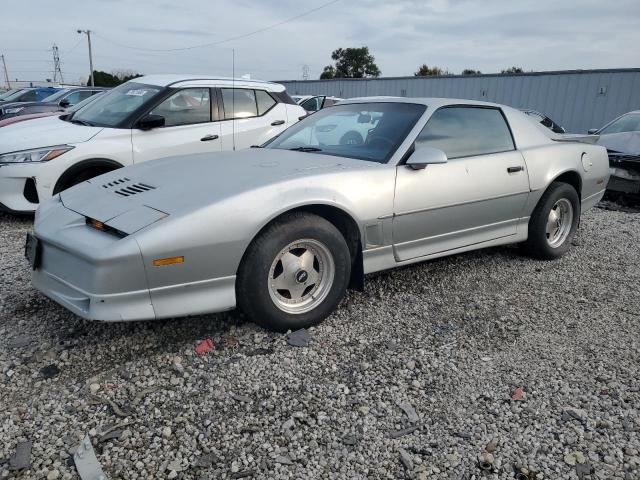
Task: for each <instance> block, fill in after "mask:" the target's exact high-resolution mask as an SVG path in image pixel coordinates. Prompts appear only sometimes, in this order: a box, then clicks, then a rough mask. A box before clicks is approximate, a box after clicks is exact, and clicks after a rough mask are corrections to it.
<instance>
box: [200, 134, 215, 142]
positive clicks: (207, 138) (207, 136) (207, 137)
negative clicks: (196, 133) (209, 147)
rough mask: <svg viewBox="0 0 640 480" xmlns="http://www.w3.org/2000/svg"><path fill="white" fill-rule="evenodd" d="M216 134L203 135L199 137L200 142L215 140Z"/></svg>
mask: <svg viewBox="0 0 640 480" xmlns="http://www.w3.org/2000/svg"><path fill="white" fill-rule="evenodd" d="M217 139H218V135H205V136H204V137H202V138H201V139H200V141H201V142H208V141H209V140H217Z"/></svg>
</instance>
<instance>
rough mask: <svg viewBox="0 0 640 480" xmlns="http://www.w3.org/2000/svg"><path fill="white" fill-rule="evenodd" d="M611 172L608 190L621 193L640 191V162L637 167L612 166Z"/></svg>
mask: <svg viewBox="0 0 640 480" xmlns="http://www.w3.org/2000/svg"><path fill="white" fill-rule="evenodd" d="M609 174H610V177H609V183H608V184H607V190H609V191H612V192H620V193H640V163H638V166H637V169H633V168H622V167H611V168H609Z"/></svg>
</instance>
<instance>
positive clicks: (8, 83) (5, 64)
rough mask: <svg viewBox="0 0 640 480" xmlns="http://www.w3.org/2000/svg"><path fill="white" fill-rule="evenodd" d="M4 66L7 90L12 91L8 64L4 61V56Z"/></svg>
mask: <svg viewBox="0 0 640 480" xmlns="http://www.w3.org/2000/svg"><path fill="white" fill-rule="evenodd" d="M2 65H3V67H4V79H5V80H6V82H7V88H9V89H11V82H9V72H7V62H5V60H4V54H3V55H2Z"/></svg>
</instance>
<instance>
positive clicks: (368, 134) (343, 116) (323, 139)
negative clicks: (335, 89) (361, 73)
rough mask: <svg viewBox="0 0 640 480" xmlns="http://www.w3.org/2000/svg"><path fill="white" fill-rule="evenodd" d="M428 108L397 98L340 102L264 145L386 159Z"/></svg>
mask: <svg viewBox="0 0 640 480" xmlns="http://www.w3.org/2000/svg"><path fill="white" fill-rule="evenodd" d="M426 108H427V107H426V106H425V105H418V104H414V103H393V102H384V103H352V104H345V105H336V106H333V107H329V108H325V109H323V110H320V111H318V112H317V113H314V114H313V115H310V116H308V117H306V118H305V119H304V120H301V121H300V122H298V123H296V124H295V125H293V126H292V127H291V128H288V129H287V130H285V131H284V132H283V133H282V134H281V135H280V136H278V137H276V138H275V139H273V140H272V141H271V142H269V143H268V144H266V145H264V147H265V148H278V149H283V150H299V151H304V152H310V153H319V154H324V155H335V156H338V157H347V158H356V159H359V160H368V161H371V162H378V163H386V162H387V161H389V159H390V158H391V156H392V155H393V154H394V152H395V151H396V149H397V148H398V146H400V144H401V143H402V141H403V140H404V139H405V137H406V136H407V134H408V133H409V132H410V131H411V129H412V128H413V126H414V125H415V124H416V122H417V121H418V119H419V118H420V117H421V116H422V114H423V113H424V111H425V110H426Z"/></svg>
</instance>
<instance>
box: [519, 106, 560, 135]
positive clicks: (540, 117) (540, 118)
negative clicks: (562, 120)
mask: <svg viewBox="0 0 640 480" xmlns="http://www.w3.org/2000/svg"><path fill="white" fill-rule="evenodd" d="M521 110H522V111H523V112H524V113H526V114H527V115H529V116H530V117H531V118H532V119H534V120H535V121H537V122H539V123H541V124H542V125H544V126H545V127H547V128H548V129H549V130H551V131H552V132H555V133H567V131H566V130H565V129H564V127H561V126H560V125H558V124H557V123H556V122H554V121H553V120H551V119H550V118H549V117H547V116H546V115H545V114H544V113H540V112H536V111H535V110H531V109H528V108H523V109H521Z"/></svg>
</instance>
